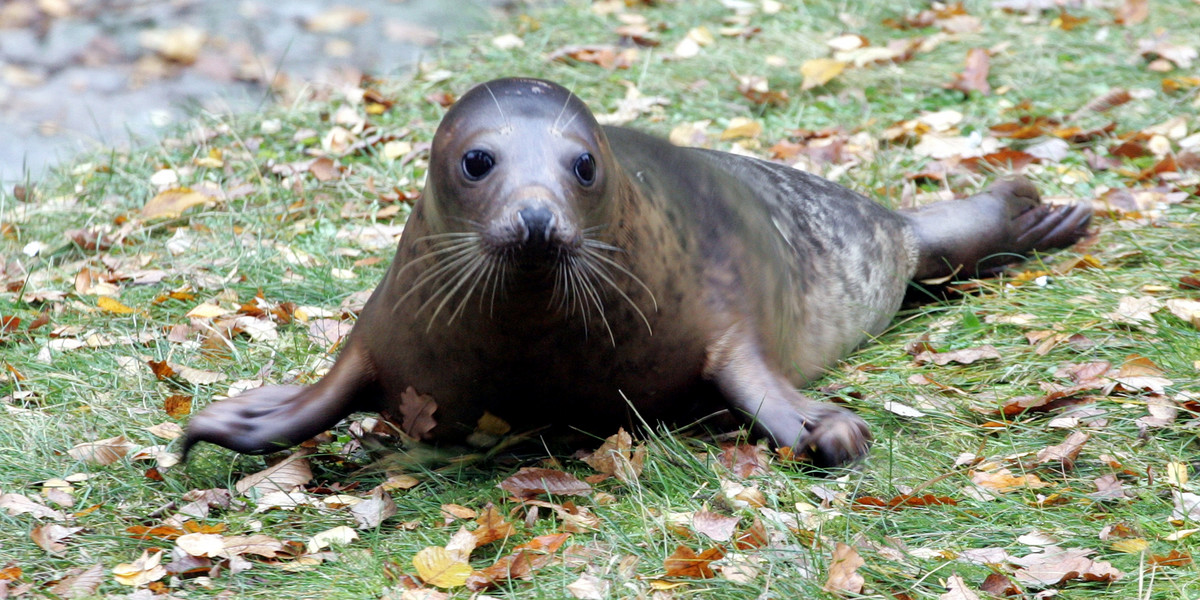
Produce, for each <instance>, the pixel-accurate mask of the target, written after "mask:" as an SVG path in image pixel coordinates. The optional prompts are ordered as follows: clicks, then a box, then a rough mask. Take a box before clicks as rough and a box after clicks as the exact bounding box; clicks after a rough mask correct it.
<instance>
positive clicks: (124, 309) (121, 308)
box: [96, 296, 137, 315]
mask: <svg viewBox="0 0 1200 600" xmlns="http://www.w3.org/2000/svg"><path fill="white" fill-rule="evenodd" d="M96 306H99V307H100V309H101V310H106V311H108V312H110V313H117V314H118V315H127V314H130V313H134V312H137V311H135V310H133V309H132V308H129V307H128V306H125V305H124V304H121V303H120V302H119V301H117V300H114V299H113V298H109V297H108V296H100V297H99V298H97V299H96Z"/></svg>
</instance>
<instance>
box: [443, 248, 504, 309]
mask: <svg viewBox="0 0 1200 600" xmlns="http://www.w3.org/2000/svg"><path fill="white" fill-rule="evenodd" d="M478 258H479V260H477V261H475V262H473V263H472V264H471V265H469V266H468V268H467V269H463V271H464V272H463V275H462V278H463V279H468V278H469V279H470V280H471V286H470V287H468V288H467V290H466V291H465V292H463V295H462V300H459V301H458V306H457V307H455V309H454V312H452V313H450V318H449V319H447V320H446V324H450V323H453V322H454V320H455V319H457V318H458V315H460V314H462V311H463V309H464V308H465V307H466V306H467V302H468V301H469V300H470V299H471V295H472V294H474V293H475V290H476V289H477V288H478V287H479V282H480V281H482V280H483V278H484V276H486V274H487V269H488V265H489V264H491V261H490V260H488V255H485V254H481V255H479V257H478ZM454 293H455V292H451V294H454ZM446 299H447V300H449V299H450V297H449V296H447V298H446ZM443 302H445V300H443ZM479 307H480V310H483V294H480V295H479ZM436 315H437V313H436V312H435V313H434V316H436Z"/></svg>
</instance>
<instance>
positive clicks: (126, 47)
mask: <svg viewBox="0 0 1200 600" xmlns="http://www.w3.org/2000/svg"><path fill="white" fill-rule="evenodd" d="M3 1H5V2H8V1H10V0H3ZM502 4H503V0H405V1H395V0H354V1H353V2H335V1H328V0H244V1H232V0H228V1H227V0H217V1H205V0H171V1H164V0H91V1H85V2H83V3H82V4H80V5H77V6H76V8H77V11H76V13H75V14H72V15H69V16H66V17H61V18H53V19H41V20H39V21H38V22H37V23H36V25H31V26H29V27H23V28H12V29H0V132H2V133H3V136H2V137H3V138H4V140H5V143H4V144H0V182H3V183H4V184H5V185H7V184H11V183H12V182H15V181H20V180H23V179H25V178H26V177H27V176H28V177H29V178H30V179H32V180H36V179H37V178H38V177H40V176H41V175H42V174H43V173H44V172H45V170H46V168H47V167H48V166H49V165H52V164H54V163H55V162H58V161H62V160H65V159H68V158H69V157H71V156H73V155H75V154H76V153H78V152H80V151H82V150H87V149H93V148H97V147H112V146H123V145H127V144H128V143H129V141H130V136H131V135H132V136H134V137H135V138H140V139H147V138H148V139H153V138H154V137H156V136H157V135H158V134H159V133H160V132H161V130H162V125H163V123H171V122H178V121H180V120H184V119H187V118H189V116H190V114H192V113H191V110H193V108H189V107H195V106H203V107H207V108H210V109H217V110H230V111H245V110H253V109H254V108H255V107H257V106H260V105H261V101H262V99H263V98H264V96H265V95H267V93H268V92H267V89H266V83H267V82H268V81H270V80H271V78H272V77H273V76H274V75H275V73H276V72H277V71H282V72H284V73H286V75H287V76H288V77H290V78H292V79H294V80H301V81H311V80H314V79H319V78H320V77H321V74H322V73H329V72H332V71H336V70H338V69H341V68H345V67H351V68H355V69H359V70H361V71H364V72H367V73H371V74H376V75H388V74H394V73H396V72H398V71H403V70H405V69H409V68H411V66H412V65H413V63H414V62H415V61H416V60H418V59H419V58H420V56H422V54H423V53H429V52H430V50H429V49H428V48H427V47H422V41H421V40H419V39H417V38H418V37H420V36H414V35H412V32H417V33H422V32H424V33H425V34H426V36H427V37H428V36H430V35H432V34H437V35H440V36H441V37H442V38H443V39H445V38H447V37H449V38H453V37H454V36H457V35H460V34H462V33H463V32H465V31H469V30H470V29H472V28H474V27H479V26H481V25H483V24H485V23H486V22H487V20H488V19H490V18H493V16H494V11H496V10H497V8H496V7H497V6H500V5H502ZM336 6H345V7H350V8H353V9H357V10H362V11H365V12H366V13H367V14H368V15H369V18H367V19H366V20H365V21H363V22H362V23H360V24H356V25H353V26H350V27H347V28H345V29H341V30H338V31H333V32H319V31H310V29H309V28H308V27H306V23H307V22H308V20H309V19H312V18H314V17H317V16H319V15H323V14H325V13H326V12H327V11H329V10H331V9H333V8H334V7H336ZM184 25H186V26H191V27H195V28H199V29H201V30H203V31H204V32H206V33H207V34H208V36H209V38H208V41H207V42H206V45H205V47H204V49H202V50H201V53H200V55H199V57H198V60H197V61H196V63H194V64H192V65H186V66H184V65H168V66H167V68H166V71H165V72H166V73H167V74H166V75H165V76H162V77H150V78H147V77H146V75H145V73H146V72H145V71H144V69H145V65H144V64H143V66H142V69H143V70H139V68H138V67H137V64H138V61H143V62H144V61H145V60H146V59H147V58H148V57H151V58H152V55H153V54H154V53H153V52H152V51H151V50H148V49H147V48H145V47H143V45H142V43H141V41H140V39H141V36H142V35H143V33H144V32H147V31H152V30H160V29H170V28H173V27H178V26H184ZM405 31H407V32H409V33H400V34H397V32H405ZM331 46H332V47H335V48H341V49H342V50H345V51H346V52H345V55H344V56H338V55H336V54H337V53H336V52H335V53H333V54H334V55H331V53H330V51H329V48H330V47H331ZM246 55H253V56H255V57H256V58H255V60H252V61H250V64H252V65H253V69H254V70H255V71H256V73H255V75H257V81H251V82H246V81H243V80H239V79H237V78H234V77H232V76H231V74H232V72H233V69H234V68H236V65H237V64H238V63H239V62H240V61H239V57H241V56H246Z"/></svg>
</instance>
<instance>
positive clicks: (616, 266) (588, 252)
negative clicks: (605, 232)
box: [583, 240, 658, 319]
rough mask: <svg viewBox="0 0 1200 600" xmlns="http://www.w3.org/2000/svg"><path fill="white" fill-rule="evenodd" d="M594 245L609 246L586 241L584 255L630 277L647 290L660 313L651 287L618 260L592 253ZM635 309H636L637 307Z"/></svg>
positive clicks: (623, 293)
mask: <svg viewBox="0 0 1200 600" xmlns="http://www.w3.org/2000/svg"><path fill="white" fill-rule="evenodd" d="M593 244H598V245H599V246H596V247H601V248H602V247H603V246H607V244H605V243H604V242H596V241H594V240H588V241H585V242H584V245H583V247H584V248H585V249H586V250H585V251H584V253H585V254H586V255H587V256H588V257H589V258H593V259H595V260H598V261H600V262H602V263H604V264H606V265H608V266H610V267H612V268H613V269H616V270H617V272H619V273H622V274H624V275H625V276H627V277H629V278H630V279H632V280H633V281H634V283H637V284H638V285H640V286H642V289H643V290H646V294H647V295H649V296H650V303H651V304H653V305H654V312H658V298H655V297H654V292H653V291H651V290H650V286H648V285H646V282H644V281H642V278H641V277H638V276H637V275H634V274H633V271H630V270H629V268H628V267H626V266H625V265H623V264H621V263H620V262H618V261H616V260H614V259H612V258H611V257H608V256H605V255H603V254H600V253H599V252H592V251H591V250H592V249H593V247H594V246H593ZM612 248H613V249H614V250H617V251H621V252H623V250H621V249H620V248H617V247H615V246H613V247H612ZM602 249H603V248H602ZM610 284H612V285H613V287H616V288H617V289H618V290H620V289H621V288H620V286H617V285H616V284H613V283H612V282H610ZM621 295H622V296H624V295H625V292H624V291H622V292H621ZM625 299H626V300H629V297H628V296H626V297H625ZM632 302H633V301H632V300H630V303H631V304H632ZM635 308H636V306H635ZM638 312H639V313H641V311H640V310H639V311H638ZM642 318H643V319H645V317H644V316H643V317H642Z"/></svg>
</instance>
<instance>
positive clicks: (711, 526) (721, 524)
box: [692, 510, 741, 542]
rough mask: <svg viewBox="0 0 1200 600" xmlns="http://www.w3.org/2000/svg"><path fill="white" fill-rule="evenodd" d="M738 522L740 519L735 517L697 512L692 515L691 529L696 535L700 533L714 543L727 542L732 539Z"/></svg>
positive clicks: (705, 511)
mask: <svg viewBox="0 0 1200 600" xmlns="http://www.w3.org/2000/svg"><path fill="white" fill-rule="evenodd" d="M739 521H741V519H739V518H737V517H730V516H725V515H718V514H717V513H713V512H709V511H707V510H698V511H696V513H695V514H693V515H692V528H693V529H695V530H696V532H697V533H702V534H704V535H706V536H708V537H709V538H710V539H712V540H714V541H718V542H727V541H729V540H730V539H732V538H733V532H734V531H735V530H736V529H737V526H738V522H739Z"/></svg>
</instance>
